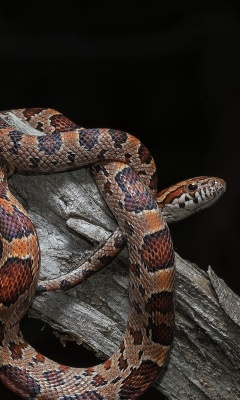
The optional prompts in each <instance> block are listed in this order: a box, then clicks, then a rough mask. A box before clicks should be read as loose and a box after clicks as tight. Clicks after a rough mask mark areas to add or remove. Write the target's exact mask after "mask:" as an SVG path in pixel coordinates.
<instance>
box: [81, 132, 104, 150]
mask: <svg viewBox="0 0 240 400" xmlns="http://www.w3.org/2000/svg"><path fill="white" fill-rule="evenodd" d="M99 135H100V132H99V129H86V130H82V131H79V143H80V145H81V146H82V147H84V148H85V149H87V150H92V148H93V147H94V146H95V145H96V144H97V143H98V137H99Z"/></svg>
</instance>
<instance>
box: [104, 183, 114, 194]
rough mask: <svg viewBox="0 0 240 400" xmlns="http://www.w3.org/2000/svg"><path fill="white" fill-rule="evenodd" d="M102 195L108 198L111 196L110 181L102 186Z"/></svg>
mask: <svg viewBox="0 0 240 400" xmlns="http://www.w3.org/2000/svg"><path fill="white" fill-rule="evenodd" d="M103 190H104V195H105V196H106V195H107V194H108V195H109V196H112V194H113V192H112V190H111V182H110V181H106V183H105V184H104V189H103Z"/></svg>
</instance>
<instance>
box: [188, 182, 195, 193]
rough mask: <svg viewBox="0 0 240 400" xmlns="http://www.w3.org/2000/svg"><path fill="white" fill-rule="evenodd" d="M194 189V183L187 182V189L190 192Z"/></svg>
mask: <svg viewBox="0 0 240 400" xmlns="http://www.w3.org/2000/svg"><path fill="white" fill-rule="evenodd" d="M196 189H197V185H196V183H189V185H188V190H190V191H191V192H192V191H193V190H196Z"/></svg>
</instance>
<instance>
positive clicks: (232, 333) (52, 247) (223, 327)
mask: <svg viewBox="0 0 240 400" xmlns="http://www.w3.org/2000/svg"><path fill="white" fill-rule="evenodd" d="M10 186H11V189H12V191H13V192H14V193H15V194H17V197H18V198H19V200H20V201H21V203H22V204H23V205H24V206H25V207H26V209H27V210H28V211H29V214H30V216H31V218H32V220H33V221H34V223H35V225H36V228H37V231H38V234H39V238H40V245H41V251H42V265H41V278H42V279H44V278H50V277H54V276H58V275H59V274H63V273H64V272H66V271H69V270H70V269H73V268H75V267H76V266H77V265H79V263H81V262H82V261H83V260H84V258H85V257H86V256H87V255H89V254H90V252H92V251H93V249H94V246H95V245H96V244H98V243H99V242H101V241H105V240H106V238H107V237H108V236H109V234H110V233H111V232H112V231H113V230H114V228H115V227H116V224H115V221H114V219H113V218H112V216H111V213H110V211H109V210H108V208H107V206H106V205H105V203H104V201H103V199H102V198H101V196H100V195H99V193H98V190H97V187H96V185H95V183H94V181H93V180H92V178H91V176H90V174H89V171H88V169H86V168H84V169H81V170H79V171H74V172H69V173H60V174H55V175H48V176H43V175H42V176H21V175H15V176H14V177H12V178H11V180H10ZM176 257H177V285H176V334H175V340H174V346H173V349H172V352H171V356H170V359H169V363H168V365H167V367H166V370H165V371H164V373H163V374H162V375H161V376H160V377H159V379H158V381H157V383H156V384H155V387H156V388H157V389H158V390H159V391H160V392H161V393H163V394H165V395H166V396H167V397H168V398H169V399H178V400H187V399H197V400H206V399H211V400H237V399H240V311H239V310H240V299H239V297H237V296H236V295H235V294H234V293H232V292H231V290H230V289H229V288H228V287H227V286H226V285H225V284H224V282H223V281H221V280H220V279H219V278H218V277H217V276H216V275H215V273H214V272H213V271H212V269H211V268H209V271H208V274H207V273H205V272H203V271H202V270H201V269H199V268H198V267H197V266H196V265H194V264H191V263H189V262H187V261H185V260H183V259H181V258H180V257H179V256H178V255H176ZM127 314H128V256H127V250H126V249H124V250H123V251H122V253H121V254H120V255H119V256H118V257H117V259H116V260H115V261H114V262H112V264H110V265H109V266H108V267H107V268H105V269H104V270H102V271H100V272H99V273H97V274H95V275H94V276H93V277H91V278H89V279H88V280H87V281H85V282H83V283H82V284H81V285H79V286H78V287H76V288H74V289H71V290H69V291H67V292H66V293H46V294H43V295H38V296H36V297H35V299H34V301H33V304H32V307H31V309H30V311H29V315H30V316H34V317H36V316H37V317H38V318H41V319H42V320H44V321H47V322H48V323H49V324H50V325H51V326H52V327H53V328H54V330H56V331H58V332H59V333H60V334H61V335H62V337H64V338H66V337H68V338H69V339H74V340H76V342H77V343H79V344H80V343H83V344H84V345H85V346H87V347H88V348H91V349H92V350H93V351H94V352H95V353H96V354H97V355H98V356H100V357H101V358H103V359H105V358H106V357H108V356H110V355H111V354H112V352H113V351H114V350H115V349H116V347H117V346H118V344H119V342H120V340H121V337H122V335H123V332H124V328H125V324H126V319H127Z"/></svg>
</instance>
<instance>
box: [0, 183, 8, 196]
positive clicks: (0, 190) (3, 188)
mask: <svg viewBox="0 0 240 400" xmlns="http://www.w3.org/2000/svg"><path fill="white" fill-rule="evenodd" d="M7 193H8V184H7V182H1V185H0V200H1V199H4V200H9V197H8V195H7Z"/></svg>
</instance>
